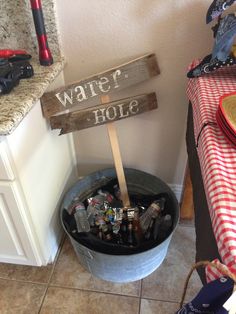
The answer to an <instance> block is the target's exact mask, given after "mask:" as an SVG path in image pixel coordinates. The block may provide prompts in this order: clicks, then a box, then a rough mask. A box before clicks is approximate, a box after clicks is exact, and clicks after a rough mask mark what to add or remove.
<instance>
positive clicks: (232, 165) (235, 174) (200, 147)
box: [187, 61, 236, 282]
mask: <svg viewBox="0 0 236 314" xmlns="http://www.w3.org/2000/svg"><path fill="white" fill-rule="evenodd" d="M197 62H198V61H194V62H193V63H192V64H191V67H193V66H195V65H196V64H197ZM232 92H236V67H235V66H233V67H224V68H222V69H220V70H218V71H215V72H214V73H211V74H208V75H205V76H202V77H199V78H194V79H189V81H188V86H187V96H188V98H189V100H190V102H191V105H192V109H193V122H194V123H193V125H194V142H195V145H196V150H197V155H198V159H199V164H200V170H201V175H202V179H203V186H204V190H205V195H206V201H207V205H208V208H209V215H210V219H211V221H210V222H211V225H212V230H213V233H214V238H215V240H216V244H217V248H218V252H219V256H216V257H217V258H218V259H220V260H221V261H222V263H223V264H224V265H226V266H227V267H228V268H229V269H230V270H231V271H232V272H233V273H235V274H236V148H234V147H233V146H232V145H230V144H229V143H228V142H227V141H226V139H225V137H224V135H223V134H222V132H221V130H220V129H219V127H218V125H217V124H216V118H215V114H216V110H217V108H218V105H219V98H220V97H221V96H222V95H225V94H230V93H232ZM196 189H197V187H196V186H195V191H196ZM197 210H198V211H200V209H199V208H198V209H197ZM199 227H200V228H201V226H199ZM204 237H205V242H206V243H205V246H206V247H207V246H209V250H210V247H211V245H214V243H213V244H212V241H211V242H209V243H207V242H208V235H207V234H205V235H204ZM209 240H210V239H209ZM211 240H212V239H211ZM213 240H214V239H213ZM206 275H207V281H208V282H209V281H211V280H214V279H216V278H218V277H219V276H221V275H222V274H221V273H220V272H219V271H217V270H215V269H213V268H209V267H208V268H207V269H206Z"/></svg>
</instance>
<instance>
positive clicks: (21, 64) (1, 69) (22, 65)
mask: <svg viewBox="0 0 236 314" xmlns="http://www.w3.org/2000/svg"><path fill="white" fill-rule="evenodd" d="M9 51H10V50H5V51H4V50H0V56H2V57H1V58H0V95H1V94H8V93H9V92H10V91H11V90H12V89H13V88H14V87H15V86H17V85H18V84H19V81H20V80H21V79H24V78H29V77H31V76H33V75H34V70H33V67H32V66H31V65H30V63H29V61H28V60H29V59H30V58H31V56H30V55H28V54H16V55H14V54H13V55H12V56H10V57H9V58H4V57H3V56H4V55H5V56H8V55H9V53H10V52H9Z"/></svg>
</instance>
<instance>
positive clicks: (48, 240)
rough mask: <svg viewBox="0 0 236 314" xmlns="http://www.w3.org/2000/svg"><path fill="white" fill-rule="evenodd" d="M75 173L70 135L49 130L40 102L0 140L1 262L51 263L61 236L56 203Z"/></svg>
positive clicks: (57, 203)
mask: <svg viewBox="0 0 236 314" xmlns="http://www.w3.org/2000/svg"><path fill="white" fill-rule="evenodd" d="M75 176H76V171H75V158H74V150H73V142H72V137H71V135H68V136H67V135H66V136H58V131H57V132H55V131H51V130H50V127H49V125H48V123H47V121H46V120H45V118H44V117H43V116H42V113H41V104H40V102H39V101H38V102H37V103H36V104H35V105H34V107H33V108H32V110H31V111H30V112H29V113H28V114H27V116H26V117H25V118H24V120H23V121H22V122H21V124H20V125H19V126H18V127H17V128H16V129H15V131H14V132H13V133H12V134H11V135H9V136H6V137H2V139H1V141H0V262H8V263H15V264H24V265H38V266H40V265H46V264H48V263H50V262H52V261H53V259H54V258H55V255H56V252H57V250H58V246H59V243H60V239H61V235H62V228H61V225H60V221H59V212H58V210H59V205H60V202H61V199H62V197H63V195H64V193H65V190H66V189H67V188H68V187H69V186H70V185H71V184H72V183H73V182H74V181H75V179H76V177H75Z"/></svg>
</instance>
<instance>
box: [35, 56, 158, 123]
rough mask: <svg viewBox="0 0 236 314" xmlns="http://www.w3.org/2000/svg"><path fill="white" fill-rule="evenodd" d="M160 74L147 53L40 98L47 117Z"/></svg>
mask: <svg viewBox="0 0 236 314" xmlns="http://www.w3.org/2000/svg"><path fill="white" fill-rule="evenodd" d="M159 73H160V70H159V67H158V64H157V60H156V56H155V54H148V55H145V56H142V57H140V58H137V59H134V60H132V61H130V62H128V63H125V64H123V65H120V66H117V67H114V68H112V69H109V70H107V71H105V72H102V73H99V74H96V75H93V76H91V77H89V78H86V79H82V80H80V81H78V82H76V83H73V84H70V85H68V86H66V87H63V88H59V89H57V90H55V91H53V92H49V93H45V94H44V95H43V96H42V98H41V103H42V110H43V115H44V116H45V117H46V118H49V117H50V116H52V115H54V114H56V113H58V112H61V111H65V110H67V109H70V108H71V107H74V106H76V105H79V104H81V103H82V102H84V101H88V100H90V99H91V98H94V97H98V96H101V95H107V94H108V93H112V92H117V91H119V90H121V89H124V88H127V87H129V86H132V85H135V84H137V83H140V82H143V81H145V80H148V79H150V78H151V77H153V76H156V75H158V74H159Z"/></svg>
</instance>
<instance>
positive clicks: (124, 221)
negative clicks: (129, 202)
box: [120, 210, 129, 244]
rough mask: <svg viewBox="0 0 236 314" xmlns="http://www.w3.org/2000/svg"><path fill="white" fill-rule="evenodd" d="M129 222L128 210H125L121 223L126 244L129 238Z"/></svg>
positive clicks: (123, 239)
mask: <svg viewBox="0 0 236 314" xmlns="http://www.w3.org/2000/svg"><path fill="white" fill-rule="evenodd" d="M128 224H129V221H128V212H127V210H123V215H122V221H121V225H120V234H121V238H122V241H123V243H124V244H126V243H127V240H128Z"/></svg>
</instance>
